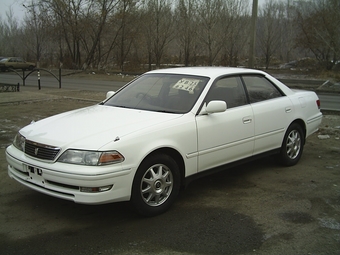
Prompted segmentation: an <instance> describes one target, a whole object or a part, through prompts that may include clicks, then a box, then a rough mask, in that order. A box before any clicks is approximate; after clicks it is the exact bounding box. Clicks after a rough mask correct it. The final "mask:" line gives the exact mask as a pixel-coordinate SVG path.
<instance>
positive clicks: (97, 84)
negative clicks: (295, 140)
mask: <svg viewBox="0 0 340 255" xmlns="http://www.w3.org/2000/svg"><path fill="white" fill-rule="evenodd" d="M0 83H5V84H17V83H20V85H22V79H21V78H20V77H19V76H18V75H16V74H14V73H0ZM125 84H126V82H124V81H107V80H98V79H94V80H92V79H81V78H80V79H77V78H67V77H62V85H61V87H62V88H63V89H73V90H88V91H103V92H106V91H110V90H113V91H116V90H118V89H119V88H121V87H122V86H123V85H125ZM40 85H41V88H42V89H43V88H59V83H58V81H57V80H56V79H55V78H54V77H52V76H44V77H41V79H40ZM26 86H36V87H37V88H38V78H37V76H36V75H35V74H32V75H31V76H29V77H28V78H27V79H26ZM318 96H319V98H320V101H321V109H322V110H331V111H340V93H322V92H320V93H319V92H318Z"/></svg>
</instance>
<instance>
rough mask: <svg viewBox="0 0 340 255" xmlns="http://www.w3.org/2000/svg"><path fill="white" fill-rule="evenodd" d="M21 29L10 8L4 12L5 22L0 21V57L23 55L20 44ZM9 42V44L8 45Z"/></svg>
mask: <svg viewBox="0 0 340 255" xmlns="http://www.w3.org/2000/svg"><path fill="white" fill-rule="evenodd" d="M21 36H22V29H21V28H20V27H19V24H18V22H17V20H16V19H15V17H14V15H13V10H12V8H10V9H9V10H8V11H7V12H6V20H0V55H2V56H6V55H7V56H9V55H10V56H18V55H23V54H24V51H23V45H22V44H21V40H20V39H21ZM9 42H11V43H9Z"/></svg>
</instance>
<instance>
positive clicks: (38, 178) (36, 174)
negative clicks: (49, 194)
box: [26, 166, 45, 186]
mask: <svg viewBox="0 0 340 255" xmlns="http://www.w3.org/2000/svg"><path fill="white" fill-rule="evenodd" d="M26 167H27V172H28V181H29V182H32V183H35V184H37V185H39V186H45V180H44V178H43V170H42V169H40V168H37V167H34V166H26Z"/></svg>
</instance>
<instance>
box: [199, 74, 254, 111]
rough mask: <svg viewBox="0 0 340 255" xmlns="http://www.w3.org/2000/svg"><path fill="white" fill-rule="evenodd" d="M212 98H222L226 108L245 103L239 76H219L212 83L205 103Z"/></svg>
mask: <svg viewBox="0 0 340 255" xmlns="http://www.w3.org/2000/svg"><path fill="white" fill-rule="evenodd" d="M212 100H222V101H225V102H226V103H227V108H228V109H229V108H233V107H237V106H242V105H245V104H247V100H246V94H245V92H244V89H243V85H242V82H241V80H240V78H239V77H236V76H235V77H226V78H221V79H219V80H217V81H216V82H215V84H213V86H212V87H211V88H210V91H209V93H208V95H207V97H206V103H209V102H210V101H212Z"/></svg>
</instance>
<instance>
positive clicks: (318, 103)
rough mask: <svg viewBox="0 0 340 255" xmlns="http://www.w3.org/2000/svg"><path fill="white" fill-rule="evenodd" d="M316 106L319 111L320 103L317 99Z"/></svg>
mask: <svg viewBox="0 0 340 255" xmlns="http://www.w3.org/2000/svg"><path fill="white" fill-rule="evenodd" d="M316 105H317V106H318V108H319V109H320V105H321V103H320V100H319V99H318V100H316Z"/></svg>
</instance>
